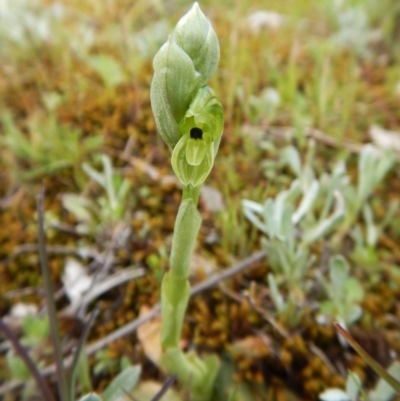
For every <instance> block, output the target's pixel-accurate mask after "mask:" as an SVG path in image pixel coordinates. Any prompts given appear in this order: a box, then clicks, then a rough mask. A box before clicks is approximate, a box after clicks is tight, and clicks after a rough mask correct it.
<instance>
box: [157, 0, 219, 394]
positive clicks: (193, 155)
mask: <svg viewBox="0 0 400 401" xmlns="http://www.w3.org/2000/svg"><path fill="white" fill-rule="evenodd" d="M218 61H219V44H218V39H217V36H216V34H215V32H214V30H213V28H212V26H211V24H210V22H209V21H208V19H207V18H206V17H205V15H204V14H203V13H202V12H201V10H200V7H199V5H198V4H197V3H195V4H194V5H193V7H192V8H191V10H190V11H189V12H188V13H187V14H186V15H185V16H183V17H182V18H181V19H180V21H179V22H178V24H177V25H176V27H175V29H174V31H173V33H172V34H171V36H170V37H169V40H168V42H167V43H165V44H164V45H163V46H162V47H161V49H160V50H159V52H158V53H157V54H156V56H155V58H154V61H153V65H154V77H153V81H152V84H151V105H152V109H153V113H154V117H155V120H156V124H157V129H158V131H159V133H160V135H161V137H162V138H163V140H164V141H165V142H166V143H167V144H168V146H170V147H171V148H172V149H173V151H172V160H171V163H172V168H173V170H174V172H175V174H176V175H177V176H178V178H179V180H180V181H181V183H182V185H183V196H182V202H181V205H180V207H179V211H178V215H177V217H176V221H175V227H174V235H173V242H172V249H171V256H170V270H169V271H168V272H167V273H166V274H165V275H164V278H163V281H162V285H161V318H162V330H161V345H162V349H163V352H164V354H163V356H162V359H161V366H162V367H163V368H164V369H166V370H167V371H168V372H169V373H172V374H176V375H177V376H178V378H179V380H180V381H181V382H182V383H183V384H184V385H185V386H187V387H190V389H191V394H192V396H191V399H193V400H194V401H197V400H208V399H209V398H210V396H211V394H212V391H213V385H214V380H215V377H216V375H217V372H218V368H219V360H218V358H217V356H215V355H211V356H207V357H205V358H203V359H201V358H200V357H199V356H197V355H196V354H195V353H194V352H190V353H189V354H185V353H184V352H183V351H182V350H181V349H180V347H179V340H180V336H181V330H182V324H183V320H184V315H185V311H186V307H187V303H188V300H189V295H190V284H189V280H188V278H189V267H190V258H191V254H192V251H193V247H194V243H195V240H196V237H197V233H198V231H199V228H200V224H201V216H200V214H199V212H198V210H197V202H198V197H199V193H200V188H201V185H202V184H203V182H204V181H205V179H206V178H207V176H208V175H209V173H210V171H211V169H212V167H213V164H214V158H215V156H216V154H217V151H218V148H219V143H220V140H221V135H222V130H223V111H222V106H221V104H220V102H219V101H218V99H217V98H216V95H215V93H214V91H213V90H212V89H211V88H210V87H208V86H206V84H207V82H208V80H209V79H210V78H211V76H212V75H213V74H214V72H215V70H216V68H217V65H218Z"/></svg>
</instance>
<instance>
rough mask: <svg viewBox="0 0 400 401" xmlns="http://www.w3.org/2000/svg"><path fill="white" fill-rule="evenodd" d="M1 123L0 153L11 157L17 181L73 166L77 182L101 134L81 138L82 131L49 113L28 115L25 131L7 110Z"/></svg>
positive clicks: (27, 179)
mask: <svg viewBox="0 0 400 401" xmlns="http://www.w3.org/2000/svg"><path fill="white" fill-rule="evenodd" d="M0 122H1V124H2V127H3V132H4V135H3V136H1V137H0V145H2V153H3V152H4V153H3V154H5V157H6V158H7V157H8V158H9V159H10V163H11V164H12V166H13V171H14V172H15V175H16V177H15V178H16V179H17V180H18V181H23V182H24V181H25V182H26V181H30V180H33V179H36V178H39V177H43V176H45V175H54V174H56V173H59V172H60V171H61V170H63V169H66V168H72V169H73V171H74V178H75V181H76V183H77V184H78V185H79V184H81V183H82V180H83V177H82V173H81V171H80V170H81V169H80V165H81V164H82V162H83V161H84V160H85V159H86V158H87V156H88V154H90V152H93V151H95V150H97V149H99V147H100V145H101V143H102V138H101V136H99V135H93V136H90V137H87V138H84V137H83V133H82V131H80V130H79V129H76V128H70V127H67V126H64V125H61V124H60V123H59V122H58V121H57V119H56V117H55V116H54V115H52V114H50V115H49V116H44V115H43V114H34V115H33V116H32V117H30V119H29V120H28V124H27V128H28V133H27V134H25V133H23V132H22V131H21V130H20V129H19V128H18V126H17V124H16V122H15V120H14V117H13V116H12V114H11V113H9V112H6V113H4V114H3V115H2V116H1V120H0ZM6 150H8V151H9V152H11V156H8V155H7V154H6V153H5V151H6Z"/></svg>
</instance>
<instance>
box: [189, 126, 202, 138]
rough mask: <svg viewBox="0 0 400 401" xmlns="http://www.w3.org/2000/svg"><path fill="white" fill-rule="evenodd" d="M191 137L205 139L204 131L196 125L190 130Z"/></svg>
mask: <svg viewBox="0 0 400 401" xmlns="http://www.w3.org/2000/svg"><path fill="white" fill-rule="evenodd" d="M190 137H191V138H192V139H203V131H202V130H201V129H200V128H197V127H194V128H192V129H191V130H190Z"/></svg>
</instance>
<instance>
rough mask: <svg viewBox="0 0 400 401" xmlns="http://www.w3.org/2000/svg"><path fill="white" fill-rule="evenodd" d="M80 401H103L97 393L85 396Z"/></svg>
mask: <svg viewBox="0 0 400 401" xmlns="http://www.w3.org/2000/svg"><path fill="white" fill-rule="evenodd" d="M79 401H102V399H101V398H100V397H99V396H98V395H97V394H96V393H90V394H86V395H84V396H83V397H82V398H80V399H79Z"/></svg>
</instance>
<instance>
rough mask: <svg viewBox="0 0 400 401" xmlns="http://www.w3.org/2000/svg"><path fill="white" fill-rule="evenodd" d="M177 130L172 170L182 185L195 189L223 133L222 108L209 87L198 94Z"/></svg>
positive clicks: (209, 164)
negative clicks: (178, 138) (177, 139)
mask: <svg viewBox="0 0 400 401" xmlns="http://www.w3.org/2000/svg"><path fill="white" fill-rule="evenodd" d="M178 129H179V133H180V134H181V138H180V140H179V142H178V143H177V145H176V146H175V148H174V151H173V153H172V160H171V162H172V168H173V169H174V171H175V174H176V175H177V176H178V178H179V180H180V181H181V182H182V184H183V185H185V186H187V185H192V186H193V187H197V186H199V185H201V184H202V183H203V182H204V181H205V179H206V178H207V177H208V175H209V173H210V171H211V169H212V167H213V165H214V157H215V155H216V154H217V151H218V147H219V143H220V140H221V135H222V129H223V111H222V106H221V104H220V103H219V101H218V100H217V98H216V96H215V93H214V91H213V90H212V89H211V88H210V87H208V86H204V87H202V88H200V89H199V90H198V92H197V94H196V97H195V98H194V99H193V101H192V103H191V104H190V107H189V109H188V111H187V112H186V115H185V117H184V118H183V119H182V121H181V122H180V124H179V128H178Z"/></svg>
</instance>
